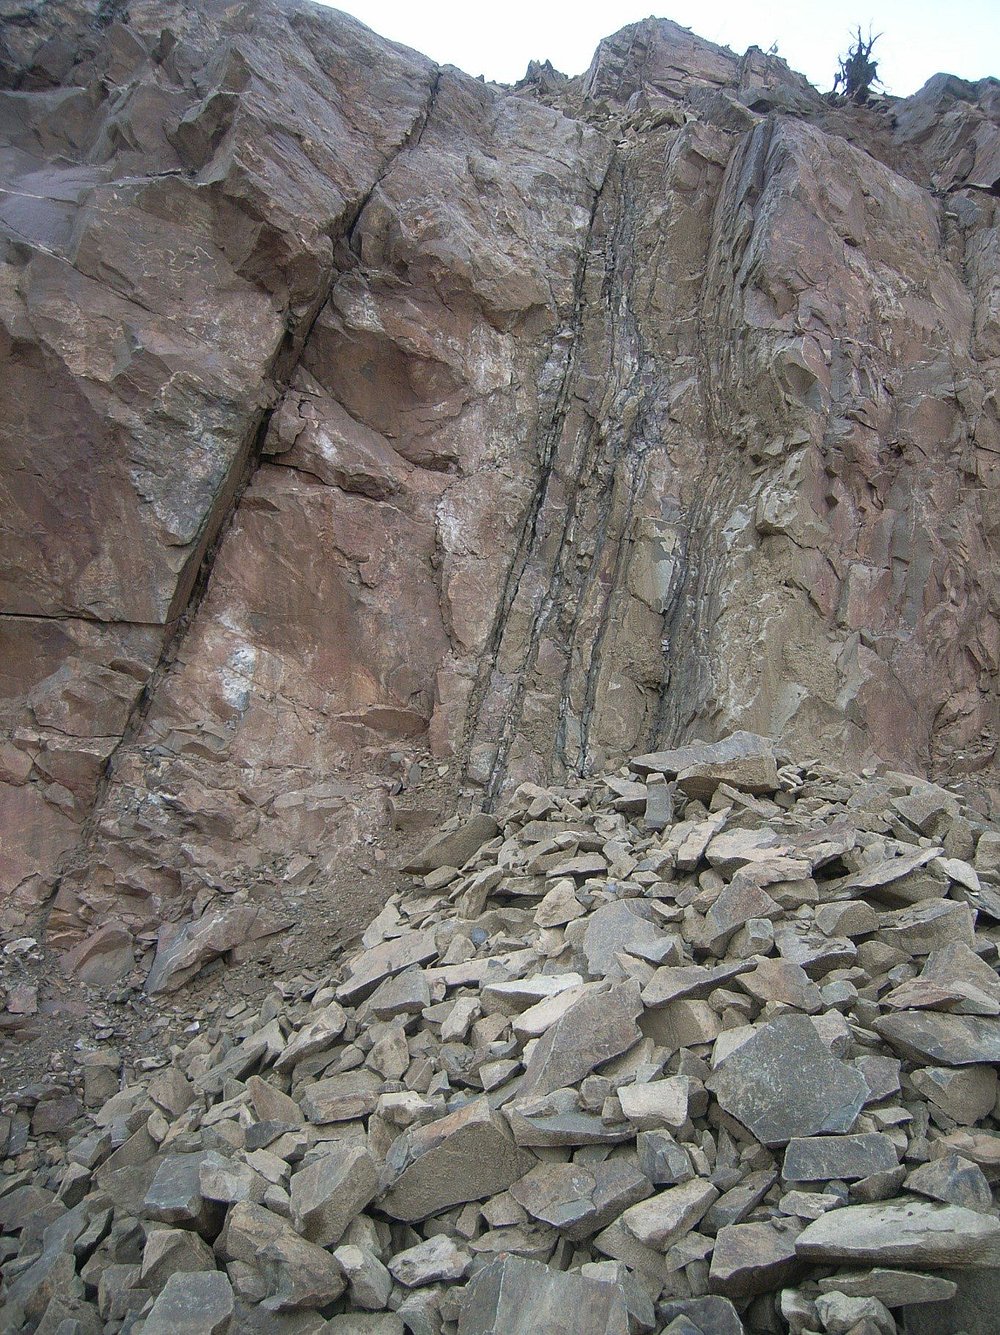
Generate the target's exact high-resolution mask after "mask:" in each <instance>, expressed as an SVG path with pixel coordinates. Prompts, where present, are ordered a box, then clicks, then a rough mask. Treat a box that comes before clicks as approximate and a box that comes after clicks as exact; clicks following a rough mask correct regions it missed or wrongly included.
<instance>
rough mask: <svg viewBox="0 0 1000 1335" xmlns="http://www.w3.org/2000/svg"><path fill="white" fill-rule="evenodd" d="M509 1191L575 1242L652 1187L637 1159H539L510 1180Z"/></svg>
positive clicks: (599, 1226) (586, 1235)
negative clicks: (583, 1161)
mask: <svg viewBox="0 0 1000 1335" xmlns="http://www.w3.org/2000/svg"><path fill="white" fill-rule="evenodd" d="M510 1194H511V1195H512V1196H513V1197H514V1200H515V1201H517V1203H518V1205H520V1206H522V1208H523V1209H525V1210H527V1212H528V1214H530V1215H531V1217H532V1218H533V1219H540V1220H541V1221H542V1222H543V1223H545V1224H551V1225H552V1226H553V1228H558V1229H559V1231H560V1233H562V1234H563V1235H564V1236H565V1237H567V1238H570V1239H571V1240H572V1241H574V1242H576V1241H578V1240H579V1239H582V1238H586V1237H589V1236H590V1235H591V1234H592V1233H597V1232H598V1231H599V1230H600V1229H602V1228H605V1227H606V1226H607V1225H608V1224H610V1223H611V1221H612V1219H617V1217H618V1216H619V1215H620V1214H621V1213H622V1211H623V1210H627V1209H628V1207H629V1206H630V1205H635V1204H636V1203H637V1202H639V1201H641V1200H645V1199H646V1197H647V1196H651V1195H652V1194H653V1188H652V1187H651V1186H650V1182H649V1179H648V1178H647V1177H646V1175H645V1173H642V1172H641V1171H640V1170H639V1168H638V1165H637V1164H636V1162H635V1161H634V1160H633V1159H629V1158H625V1157H622V1158H620V1159H608V1160H607V1161H606V1162H605V1163H595V1164H576V1163H546V1164H539V1165H538V1166H537V1167H536V1168H533V1169H532V1170H531V1172H530V1173H526V1174H525V1175H524V1177H522V1178H521V1179H520V1181H518V1182H515V1183H514V1185H513V1186H512V1187H511V1189H510Z"/></svg>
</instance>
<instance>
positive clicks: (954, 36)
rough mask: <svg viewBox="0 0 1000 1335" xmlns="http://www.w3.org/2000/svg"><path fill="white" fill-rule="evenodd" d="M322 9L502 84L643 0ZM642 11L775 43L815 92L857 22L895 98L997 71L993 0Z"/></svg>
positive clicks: (734, 39)
mask: <svg viewBox="0 0 1000 1335" xmlns="http://www.w3.org/2000/svg"><path fill="white" fill-rule="evenodd" d="M334 8H337V9H344V10H347V12H348V13H351V14H354V15H356V16H357V17H358V18H359V19H361V20H362V22H363V23H367V25H368V26H369V27H370V28H374V29H375V31H376V32H378V33H381V34H382V35H383V36H384V37H391V38H392V39H393V40H394V41H397V42H403V43H405V45H407V46H412V47H416V49H417V50H418V51H422V52H423V53H424V54H425V55H428V56H430V57H431V59H432V60H435V61H437V62H438V63H439V64H448V65H457V66H458V67H459V68H460V69H463V70H465V71H466V73H468V74H476V75H478V74H484V75H485V76H486V78H487V79H495V80H497V81H498V82H501V83H514V82H516V81H517V80H518V79H520V78H521V76H522V75H523V74H524V71H525V68H526V67H527V64H528V61H529V60H532V59H538V60H546V59H548V60H551V61H552V63H553V65H555V67H556V68H557V69H561V70H562V71H563V72H564V73H565V74H580V73H582V71H583V70H585V69H586V68H587V66H588V65H589V64H590V57H591V56H592V54H593V51H594V48H595V46H596V45H597V43H598V42H599V41H600V39H601V38H602V37H606V36H608V34H609V33H612V32H616V31H617V30H618V29H619V28H622V27H624V26H625V24H626V23H635V22H636V21H637V20H638V19H642V18H645V17H646V16H647V15H648V14H649V13H650V9H651V0H641V2H640V3H639V4H629V3H614V4H612V3H609V0H604V2H603V3H597V2H595V0H493V2H492V3H482V0H480V2H479V3H477V2H476V0H426V3H420V0H340V3H337V4H336V5H334ZM653 12H655V13H657V14H658V15H661V16H662V17H665V18H670V19H673V20H674V21H675V22H676V23H681V24H683V25H684V26H685V27H687V28H692V29H693V30H694V31H695V32H696V33H698V34H699V35H700V36H702V37H707V38H708V39H709V41H712V42H718V43H719V44H720V45H722V46H730V47H732V49H733V50H734V51H736V52H738V53H742V52H743V51H745V50H746V48H747V47H748V46H752V45H756V46H760V47H763V49H764V50H765V51H766V50H767V49H768V48H769V47H770V46H771V44H772V43H774V42H777V44H778V54H779V55H781V56H783V57H784V58H785V59H786V60H787V61H788V63H789V64H790V65H791V66H792V68H793V69H797V70H801V71H802V73H803V74H805V75H806V76H807V77H808V78H809V79H810V80H811V81H812V82H813V83H814V84H815V85H816V86H817V87H818V88H820V89H821V90H823V91H824V92H825V91H826V90H827V89H828V88H829V87H830V84H831V83H832V80H833V75H834V73H835V71H836V68H837V56H838V55H839V54H841V53H843V52H845V51H846V50H847V47H848V46H849V44H850V34H851V32H852V31H853V29H854V28H855V27H856V26H857V25H858V24H859V23H860V24H861V26H862V29H863V30H864V31H865V32H867V30H868V26H869V23H870V24H871V27H872V31H873V32H882V33H883V34H884V35H883V37H882V38H881V40H880V41H879V43H878V44H877V46H876V48H875V53H874V54H875V55H876V56H877V57H879V60H880V64H879V74H880V75H881V77H882V79H883V81H884V82H885V84H886V87H887V90H888V91H889V92H891V93H895V94H896V95H897V96H901V97H905V96H906V95H907V94H909V93H912V92H915V91H916V90H917V89H918V88H919V87H920V86H921V85H922V84H924V83H925V82H926V81H927V79H929V78H930V76H931V75H932V74H936V73H938V72H939V71H941V70H944V71H947V72H948V73H949V74H958V75H961V76H962V77H963V78H965V79H981V78H983V77H984V76H986V75H990V74H992V75H996V76H998V77H1000V0H950V3H945V2H944V0H850V3H843V0H832V2H831V3H828V4H821V3H817V0H766V2H765V0H666V2H665V3H664V4H663V5H662V6H661V7H659V8H655V9H654V10H653Z"/></svg>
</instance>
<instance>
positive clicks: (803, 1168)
mask: <svg viewBox="0 0 1000 1335" xmlns="http://www.w3.org/2000/svg"><path fill="white" fill-rule="evenodd" d="M898 1163H899V1156H898V1155H897V1153H896V1147H895V1146H894V1145H893V1143H892V1141H891V1140H890V1139H889V1137H888V1136H885V1135H882V1134H881V1133H880V1132H876V1131H873V1132H870V1133H868V1134H866V1135H861V1136H806V1137H801V1138H796V1139H794V1140H790V1141H789V1142H788V1149H787V1150H786V1151H785V1166H784V1178H785V1180H786V1182H832V1181H834V1179H843V1181H845V1182H857V1181H860V1179H861V1178H863V1177H871V1175H872V1173H886V1172H891V1171H892V1169H894V1168H896V1167H897V1166H898Z"/></svg>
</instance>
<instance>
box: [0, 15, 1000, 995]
mask: <svg viewBox="0 0 1000 1335" xmlns="http://www.w3.org/2000/svg"><path fill="white" fill-rule="evenodd" d="M0 20H2V22H0V29H2V31H0V43H2V46H0V155H2V164H3V165H2V173H3V182H4V183H3V191H2V193H0V276H2V279H3V281H2V283H0V363H2V369H0V511H2V514H3V516H4V518H3V524H2V527H0V569H2V575H0V728H2V734H0V838H2V840H3V845H2V857H0V901H2V903H0V928H2V930H4V931H6V932H7V933H8V934H13V935H14V936H23V935H35V936H38V935H39V932H41V931H43V930H44V932H45V939H46V941H47V944H48V947H49V948H50V949H51V950H53V951H56V952H59V953H66V952H71V951H74V950H76V949H77V948H78V947H79V946H80V944H81V942H82V941H84V940H85V938H89V937H92V936H93V935H94V934H95V933H102V935H101V936H100V937H99V945H100V946H101V948H102V950H104V952H105V963H106V965H107V967H108V968H109V969H110V961H111V960H112V959H114V958H117V960H118V962H119V965H120V967H121V968H122V970H123V971H124V970H126V969H127V967H128V965H129V961H130V959H131V958H132V954H133V953H134V951H135V950H139V951H140V952H141V951H143V950H146V949H149V950H151V949H152V947H153V946H154V945H162V944H163V938H162V933H163V931H164V927H165V925H167V926H169V927H170V928H172V927H173V925H175V924H180V923H181V922H183V921H184V920H185V919H186V918H187V917H189V916H192V915H193V916H199V915H200V914H201V913H202V911H203V909H204V908H205V906H206V903H207V902H208V901H209V900H210V899H211V898H212V897H213V896H215V895H217V893H218V892H220V891H225V890H227V889H229V888H231V886H232V885H233V884H237V885H240V886H250V887H261V888H263V890H265V891H266V890H267V889H268V888H271V887H274V886H277V885H280V884H283V883H284V878H285V877H286V876H288V875H289V873H290V871H291V874H292V875H293V876H294V877H296V878H297V879H298V883H299V884H306V885H309V884H311V885H312V886H315V887H318V888H320V890H325V889H327V888H328V887H329V886H330V884H331V883H332V881H333V879H334V877H335V873H336V868H337V865H338V863H339V862H340V861H341V860H342V859H343V857H344V856H345V854H346V853H347V852H349V851H351V850H354V849H356V848H357V847H358V846H359V845H360V844H362V843H363V841H364V840H366V839H372V840H375V841H378V840H379V839H380V838H382V836H383V834H384V832H385V830H386V829H387V828H388V826H389V825H390V823H391V819H392V812H391V811H390V798H391V796H392V792H391V790H392V788H393V786H394V785H395V784H396V783H397V782H398V780H399V778H400V774H401V773H402V774H403V775H405V774H406V772H407V770H408V767H409V764H410V762H411V761H412V760H413V759H414V758H415V757H417V756H426V755H427V754H428V753H430V757H431V768H432V769H433V766H435V765H438V764H448V765H449V766H450V767H451V770H450V773H451V777H452V782H453V786H455V787H462V786H464V787H465V788H466V789H467V792H468V797H469V801H470V802H474V803H475V804H477V805H482V806H485V807H487V808H492V807H494V806H496V804H497V803H498V802H499V801H501V800H502V799H503V798H504V797H505V796H508V795H509V794H510V793H511V792H513V791H514V790H515V789H516V788H517V786H518V785H519V784H520V783H521V782H523V781H530V782H537V783H541V784H546V783H548V782H550V781H559V780H561V779H563V778H567V777H572V776H574V775H576V774H580V773H584V774H593V773H598V772H600V771H602V770H605V769H607V768H614V767H615V766H616V765H617V764H619V763H620V762H621V761H622V760H623V759H625V758H627V757H628V756H630V755H635V754H639V753H641V752H642V751H648V750H652V749H653V748H656V747H660V746H666V745H676V744H679V743H681V742H684V741H686V740H689V739H691V738H692V737H698V736H701V737H719V736H722V735H724V734H726V733H727V732H729V731H731V730H732V729H733V728H741V727H743V728H751V729H754V730H756V731H758V732H761V733H765V734H767V735H770V736H776V737H780V738H782V739H783V740H784V741H785V742H786V744H788V745H789V746H791V747H792V748H793V749H794V750H799V751H803V752H804V753H808V754H813V753H817V754H821V755H822V756H823V758H824V759H825V760H827V761H828V762H830V763H835V764H846V765H849V766H855V767H856V766H857V765H859V764H861V765H863V764H866V763H868V762H869V761H871V760H873V759H874V758H875V757H881V759H882V760H884V761H885V762H887V763H890V764H895V765H900V766H902V767H904V768H905V769H907V770H908V771H912V772H915V773H919V774H922V775H927V776H930V777H934V778H938V779H945V778H948V777H949V776H950V777H960V776H966V777H967V778H968V780H969V782H970V784H973V783H974V784H978V785H979V786H980V787H981V788H982V790H984V791H985V790H988V789H989V788H990V785H991V784H992V782H993V779H994V777H995V770H996V765H995V750H996V743H997V717H996V702H997V686H996V683H997V673H998V646H1000V620H998V615H997V570H998V569H1000V564H998V562H997V559H996V557H997V553H996V539H997V514H996V485H995V472H996V459H997V456H998V453H1000V424H998V410H997V367H998V358H1000V317H998V295H997V293H998V287H997V283H998V280H997V269H998V262H997V261H998V254H1000V250H998V242H997V236H998V231H997V208H998V203H997V197H996V191H997V180H998V178H1000V150H998V128H997V125H998V107H1000V86H998V84H997V82H996V81H995V80H990V79H986V80H982V81H981V82H979V83H977V84H968V83H963V82H962V81H960V80H957V79H953V78H949V77H948V76H946V75H941V76H938V77H937V78H935V79H933V80H931V81H930V83H928V85H927V86H926V87H925V88H924V89H922V90H921V92H919V93H918V94H916V95H915V96H913V97H910V98H906V99H902V100H900V99H891V98H887V99H881V100H878V101H876V102H875V103H874V104H873V105H871V106H868V107H861V108H859V107H853V106H850V105H848V104H843V103H840V104H831V103H830V102H828V101H827V100H825V99H824V98H822V97H821V96H820V95H819V94H818V93H817V92H816V91H815V90H814V89H812V88H811V87H810V86H809V85H808V84H807V83H806V82H805V81H804V80H803V79H802V78H801V76H799V75H796V74H794V73H793V72H791V71H790V70H789V69H788V68H787V66H786V65H785V64H784V63H783V62H782V61H781V60H779V59H777V58H775V57H769V56H765V55H763V54H762V53H761V52H760V51H758V50H756V49H751V50H750V51H749V52H748V53H747V54H746V55H745V56H743V57H738V56H736V55H734V54H733V53H732V52H729V51H726V50H723V49H721V48H719V47H716V46H713V45H712V44H711V43H708V42H705V41H702V40H701V39H700V38H698V37H696V36H694V35H692V34H691V33H688V32H687V31H685V30H684V29H681V28H678V27H677V26H676V25H674V24H672V23H669V22H667V21H661V20H648V21H645V22H643V23H640V24H637V25H633V26H632V27H629V28H626V29H623V30H622V31H621V32H620V33H618V34H616V35H614V36H612V37H609V38H608V39H607V40H606V41H604V42H602V43H601V45H600V47H599V48H598V50H597V52H596V54H595V57H594V60H593V63H592V65H591V67H590V69H589V70H588V71H587V73H586V74H584V75H581V76H579V77H577V78H573V79H566V78H564V77H563V76H560V75H558V74H556V73H555V72H554V71H552V70H551V68H549V67H546V66H533V67H532V69H531V71H530V72H529V76H528V78H526V80H524V81H523V82H522V83H521V84H519V85H518V86H517V87H516V88H507V87H499V86H494V85H488V84H484V83H482V82H480V81H478V80H475V79H472V78H469V77H467V76H466V75H464V74H462V73H461V72H459V71H457V70H454V69H450V68H444V69H439V68H437V67H436V66H435V65H433V64H432V62H430V61H428V60H427V59H425V58H424V57H422V56H420V55H418V54H417V53H415V52H413V51H408V50H405V49H404V48H401V47H398V46H395V45H393V44H392V43H389V42H386V41H384V40H383V39H381V38H379V37H377V36H376V35H374V34H373V33H371V32H369V31H368V30H367V29H365V28H364V27H363V26H362V25H360V24H358V23H357V22H356V21H354V20H353V19H350V18H348V17H346V16H344V15H341V14H338V13H336V12H335V11H332V10H329V9H324V8H319V7H316V6H312V5H309V4H307V3H301V4H300V3H293V2H292V0H249V3H247V4H241V5H238V6H233V5H231V4H227V3H223V2H222V0H207V2H206V3H199V4H197V5H193V6H192V5H186V4H182V3H180V2H179V0H134V3H129V4H127V5H126V4H123V3H119V2H118V0H50V3H45V4H35V3H31V2H30V0H0ZM401 757H402V759H401ZM442 814H447V810H445V811H444V812H443V813H442ZM42 917H44V918H45V921H44V922H40V921H39V920H40V918H42ZM8 939H9V938H8ZM115 943H116V944H115ZM112 947H113V948H112ZM94 949H95V947H93V946H85V947H84V953H85V954H87V953H88V952H89V953H93V950H94ZM116 950H117V955H115V951H116ZM77 958H78V957H77V956H76V955H71V956H70V960H71V962H73V961H75V960H76V959H77Z"/></svg>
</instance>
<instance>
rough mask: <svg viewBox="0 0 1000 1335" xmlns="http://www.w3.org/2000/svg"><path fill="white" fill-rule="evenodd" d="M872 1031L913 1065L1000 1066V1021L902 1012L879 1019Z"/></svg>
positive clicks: (920, 1012) (932, 1012) (934, 1013)
mask: <svg viewBox="0 0 1000 1335" xmlns="http://www.w3.org/2000/svg"><path fill="white" fill-rule="evenodd" d="M872 1027H873V1028H874V1029H875V1031H876V1032H877V1033H878V1034H880V1035H881V1036H882V1038H884V1039H885V1040H886V1042H887V1043H889V1044H890V1045H891V1046H892V1047H893V1048H895V1049H896V1051H897V1052H899V1053H902V1055H903V1056H904V1057H909V1058H910V1060H911V1061H915V1062H921V1063H934V1064H937V1065H941V1066H975V1065H978V1064H979V1063H980V1062H988V1063H994V1062H1000V1017H993V1016H986V1015H949V1014H945V1013H944V1012H943V1011H900V1012H899V1013H898V1014H896V1015H881V1016H879V1018H878V1019H877V1020H876V1021H875V1023H874V1025H873V1026H872Z"/></svg>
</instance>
